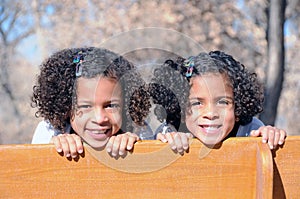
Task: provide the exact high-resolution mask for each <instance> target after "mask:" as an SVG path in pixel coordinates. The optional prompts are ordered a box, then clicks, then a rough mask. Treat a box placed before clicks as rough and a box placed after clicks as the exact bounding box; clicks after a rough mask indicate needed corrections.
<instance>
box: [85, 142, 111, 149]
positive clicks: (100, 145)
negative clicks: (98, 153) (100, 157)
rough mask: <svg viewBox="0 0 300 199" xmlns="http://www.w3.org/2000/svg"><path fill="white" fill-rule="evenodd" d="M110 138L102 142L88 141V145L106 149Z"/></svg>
mask: <svg viewBox="0 0 300 199" xmlns="http://www.w3.org/2000/svg"><path fill="white" fill-rule="evenodd" d="M107 142H108V140H106V141H101V142H97V143H87V144H88V145H90V146H91V147H92V148H94V149H98V150H101V149H104V148H105V146H106V144H107Z"/></svg>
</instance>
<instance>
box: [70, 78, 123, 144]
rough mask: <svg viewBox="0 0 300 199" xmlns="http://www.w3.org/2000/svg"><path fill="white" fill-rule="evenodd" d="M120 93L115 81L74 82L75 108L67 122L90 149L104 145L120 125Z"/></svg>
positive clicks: (106, 79) (93, 79)
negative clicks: (75, 83)
mask: <svg viewBox="0 0 300 199" xmlns="http://www.w3.org/2000/svg"><path fill="white" fill-rule="evenodd" d="M122 106H123V104H122V91H121V87H120V85H119V84H118V83H117V81H115V80H113V79H110V78H106V77H96V78H92V79H87V78H83V77H81V78H79V79H78V81H77V109H76V110H75V111H74V112H73V114H74V115H73V117H72V119H71V125H72V128H73V129H74V130H75V132H76V133H77V134H78V135H79V136H80V137H81V138H82V139H83V140H85V142H87V143H88V144H89V145H90V146H92V147H94V148H101V147H104V146H105V145H106V143H107V142H108V140H109V138H110V137H111V136H112V135H114V134H116V133H117V132H118V131H119V129H120V127H121V125H122Z"/></svg>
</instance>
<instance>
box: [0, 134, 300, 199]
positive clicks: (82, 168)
mask: <svg viewBox="0 0 300 199" xmlns="http://www.w3.org/2000/svg"><path fill="white" fill-rule="evenodd" d="M298 168H299V167H298ZM272 193H273V161H272V155H271V152H270V150H269V149H268V146H267V145H266V144H262V143H261V138H230V139H228V140H226V141H225V142H224V143H222V145H218V146H215V147H214V148H213V149H209V148H207V147H205V146H204V145H202V144H201V143H200V142H199V141H198V140H195V139H194V140H193V141H192V143H191V147H190V150H189V152H188V153H186V154H184V155H183V156H181V155H179V154H174V153H173V152H172V151H171V150H170V149H169V146H168V145H167V144H163V143H161V142H159V141H143V142H139V143H136V144H135V148H134V151H133V152H132V153H128V154H127V156H126V157H123V158H122V157H120V158H117V159H114V158H111V157H110V156H109V155H108V154H107V153H106V152H105V151H95V150H93V149H91V148H88V147H86V148H85V154H84V156H83V157H80V158H78V159H77V160H72V159H69V160H68V159H66V158H65V157H62V156H60V155H58V154H57V153H56V151H55V149H54V146H53V145H1V146H0V197H1V198H62V197H64V198H70V197H72V198H83V197H85V198H272Z"/></svg>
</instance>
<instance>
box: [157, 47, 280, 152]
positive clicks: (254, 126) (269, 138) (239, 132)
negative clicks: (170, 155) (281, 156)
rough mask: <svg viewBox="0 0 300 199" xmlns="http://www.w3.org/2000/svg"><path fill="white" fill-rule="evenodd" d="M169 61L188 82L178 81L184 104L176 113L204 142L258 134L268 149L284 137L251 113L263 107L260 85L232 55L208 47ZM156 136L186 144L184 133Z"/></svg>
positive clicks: (278, 130)
mask: <svg viewBox="0 0 300 199" xmlns="http://www.w3.org/2000/svg"><path fill="white" fill-rule="evenodd" d="M169 63H171V64H169V65H170V66H172V67H171V68H172V69H175V70H178V71H180V73H181V74H182V76H183V77H185V78H186V80H187V82H188V83H189V86H186V83H184V84H181V85H185V86H184V87H185V88H182V95H181V96H180V98H179V101H185V102H187V104H186V107H183V108H184V109H185V111H180V112H179V111H178V113H177V114H178V115H180V114H181V115H182V116H183V117H184V118H185V122H186V127H187V130H188V131H189V132H191V133H192V134H193V136H194V137H196V138H198V139H199V140H200V141H201V142H203V143H204V144H205V145H208V146H213V145H215V144H217V143H219V142H221V141H223V140H225V139H226V138H228V137H236V136H262V140H263V142H265V143H266V142H268V144H269V147H270V148H271V149H273V148H274V147H276V146H277V145H282V144H283V142H284V140H285V137H286V132H285V131H284V130H281V129H278V128H276V127H272V126H264V124H263V123H262V122H261V121H260V120H258V119H257V118H255V117H254V116H255V115H257V114H259V113H260V112H261V111H262V110H263V106H262V105H263V92H262V86H261V85H260V84H259V82H258V80H257V76H256V74H255V73H251V72H250V71H248V70H247V69H246V68H245V67H244V66H243V65H242V64H241V63H239V62H238V61H236V60H235V59H233V57H232V56H230V55H228V54H225V53H224V52H220V51H212V52H210V53H209V54H207V53H200V54H199V55H197V56H191V57H189V58H188V59H186V60H185V61H179V62H178V61H177V62H170V61H169ZM178 84H179V82H173V83H168V85H178ZM185 91H188V92H185ZM186 93H188V94H186ZM168 106H171V105H168ZM172 106H174V104H173V105H172ZM157 137H158V139H160V140H162V141H164V142H169V143H173V145H175V147H174V148H176V146H177V149H178V148H179V149H180V147H182V146H183V144H184V145H186V139H187V138H186V137H187V136H186V135H184V134H178V133H176V132H172V133H171V134H169V135H168V134H165V133H159V134H158V136H157ZM178 146H180V147H178ZM185 148H186V146H185ZM185 148H184V149H185Z"/></svg>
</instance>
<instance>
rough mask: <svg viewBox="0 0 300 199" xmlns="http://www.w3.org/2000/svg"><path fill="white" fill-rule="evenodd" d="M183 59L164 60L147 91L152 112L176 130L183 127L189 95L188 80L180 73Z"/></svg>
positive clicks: (156, 70) (155, 71)
mask: <svg viewBox="0 0 300 199" xmlns="http://www.w3.org/2000/svg"><path fill="white" fill-rule="evenodd" d="M183 61H184V59H183V58H181V57H178V58H177V60H175V61H173V60H170V59H169V60H166V61H165V63H164V64H163V65H162V66H160V67H158V68H156V69H155V70H154V72H153V78H152V79H151V82H150V83H149V93H150V96H151V98H152V100H153V103H154V104H156V105H158V106H156V107H155V110H154V114H155V115H156V117H157V119H158V120H159V121H160V122H166V123H167V124H171V125H173V126H174V127H175V128H176V130H179V128H180V127H184V125H183V124H184V121H185V119H184V111H185V109H186V108H185V106H186V102H187V98H188V95H189V92H188V91H189V90H188V87H189V85H188V82H187V81H186V79H185V78H184V77H183V76H182V75H181V74H180V70H179V67H180V66H181V64H182V63H183Z"/></svg>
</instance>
